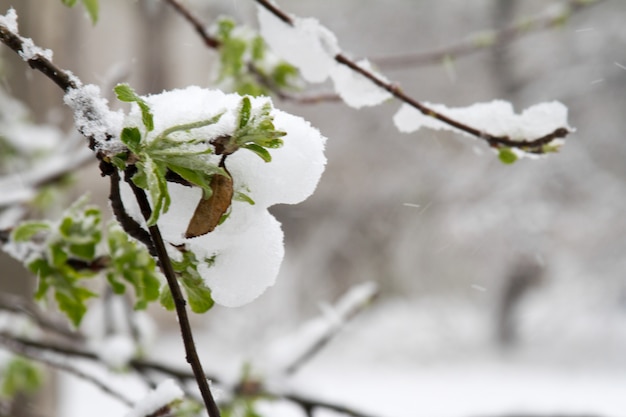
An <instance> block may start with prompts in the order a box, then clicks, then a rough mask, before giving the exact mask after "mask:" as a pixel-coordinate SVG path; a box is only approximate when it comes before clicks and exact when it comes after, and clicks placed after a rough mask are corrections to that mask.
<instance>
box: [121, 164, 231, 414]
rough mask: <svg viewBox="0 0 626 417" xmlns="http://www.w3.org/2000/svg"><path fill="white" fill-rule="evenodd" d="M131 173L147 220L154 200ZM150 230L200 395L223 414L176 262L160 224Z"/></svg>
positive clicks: (128, 177)
mask: <svg viewBox="0 0 626 417" xmlns="http://www.w3.org/2000/svg"><path fill="white" fill-rule="evenodd" d="M133 168H134V167H133ZM130 172H131V171H129V170H127V171H126V177H125V180H126V182H128V184H130V187H131V188H132V190H133V193H134V194H135V198H136V199H137V203H138V204H139V208H140V209H141V213H142V215H143V216H144V218H145V219H146V221H147V220H148V219H149V218H150V216H151V215H152V208H151V207H150V202H149V201H148V197H147V196H146V193H145V191H144V190H143V189H141V188H139V187H137V186H136V185H135V183H134V182H133V181H132V180H131V177H132V175H129V173H130ZM148 231H149V232H150V237H151V238H152V242H153V243H154V248H155V250H156V253H157V257H158V259H159V266H160V267H161V271H162V272H163V275H165V278H166V280H167V284H168V286H169V288H170V291H171V293H172V298H173V300H174V306H175V308H176V315H177V316H178V324H179V326H180V332H181V336H182V339H183V344H184V346H185V353H186V359H187V363H189V365H191V369H192V370H193V373H194V376H195V378H196V383H197V384H198V388H199V389H200V394H201V395H202V399H203V401H204V404H205V406H206V408H207V412H208V413H209V417H219V416H220V411H219V408H218V407H217V404H216V403H215V399H214V398H213V394H212V393H211V388H210V387H209V382H208V379H207V377H206V374H205V373H204V369H203V368H202V363H201V362H200V358H199V357H198V352H197V350H196V344H195V342H194V339H193V332H192V331H191V324H190V322H189V316H188V314H187V308H186V304H187V302H186V301H185V298H184V297H183V293H182V291H181V289H180V286H179V285H178V280H177V278H176V273H175V272H174V268H173V266H172V262H171V260H170V257H169V255H168V253H167V249H166V247H165V243H164V242H163V238H162V236H161V231H160V229H159V227H158V226H157V225H154V226H150V227H149V228H148Z"/></svg>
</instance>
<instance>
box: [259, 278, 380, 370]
mask: <svg viewBox="0 0 626 417" xmlns="http://www.w3.org/2000/svg"><path fill="white" fill-rule="evenodd" d="M377 296H378V287H377V285H376V284H375V283H373V282H366V283H364V284H360V285H356V286H354V287H352V288H351V289H350V290H349V291H348V292H347V293H346V294H344V295H343V296H342V297H341V298H340V299H339V300H338V301H337V303H336V304H335V305H334V306H329V307H326V308H325V309H324V310H323V311H322V315H321V316H320V317H317V318H314V319H312V320H310V321H308V322H306V323H305V324H304V325H302V326H301V327H300V328H299V329H298V331H297V332H295V333H294V334H293V335H291V336H289V337H286V338H283V339H280V340H278V341H277V342H276V343H274V344H273V345H272V346H270V348H269V350H268V357H269V358H268V361H269V363H271V364H272V365H273V366H272V369H279V370H280V371H279V372H284V373H285V374H293V373H294V372H296V371H297V370H298V369H300V367H302V366H303V365H304V364H305V363H306V362H308V361H309V360H310V359H312V358H313V357H314V356H315V355H316V354H317V353H319V352H320V351H321V349H322V348H324V347H325V346H326V345H327V344H328V342H330V341H331V340H332V339H333V338H334V337H335V336H336V335H337V334H338V333H339V332H340V331H341V329H343V327H344V326H345V324H346V322H348V321H349V320H350V319H352V318H354V317H355V316H356V315H358V314H359V313H360V312H362V311H363V310H364V309H366V308H367V307H369V306H370V305H371V303H372V301H373V300H374V299H375V298H376V297H377Z"/></svg>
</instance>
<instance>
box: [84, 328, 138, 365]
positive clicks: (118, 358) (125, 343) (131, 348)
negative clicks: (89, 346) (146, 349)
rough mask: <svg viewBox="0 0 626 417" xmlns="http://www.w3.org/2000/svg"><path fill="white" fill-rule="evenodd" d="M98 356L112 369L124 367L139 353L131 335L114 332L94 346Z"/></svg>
mask: <svg viewBox="0 0 626 417" xmlns="http://www.w3.org/2000/svg"><path fill="white" fill-rule="evenodd" d="M94 348H95V351H96V354H97V355H98V357H99V358H100V359H101V360H102V362H104V363H105V364H107V365H108V366H109V367H110V368H112V369H124V368H125V367H126V366H127V365H128V363H129V362H130V360H131V359H132V358H133V357H134V356H135V354H136V353H137V348H136V346H135V343H134V342H133V340H132V339H131V338H130V336H129V335H122V334H112V335H110V336H108V337H106V338H104V339H102V340H99V341H98V343H97V344H96V345H95V346H94Z"/></svg>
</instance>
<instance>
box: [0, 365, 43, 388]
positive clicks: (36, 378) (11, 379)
mask: <svg viewBox="0 0 626 417" xmlns="http://www.w3.org/2000/svg"><path fill="white" fill-rule="evenodd" d="M0 380H1V381H2V385H1V388H0V397H8V398H13V397H15V395H17V394H20V393H33V392H35V391H37V390H38V389H39V388H40V387H41V385H42V384H43V373H42V371H41V369H40V368H39V367H38V366H37V365H36V364H35V363H33V362H31V361H29V360H26V359H23V358H20V357H17V356H16V357H13V358H12V359H11V360H10V361H9V362H8V363H6V365H5V366H4V369H3V370H2V374H1V376H0Z"/></svg>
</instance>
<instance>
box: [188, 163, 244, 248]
mask: <svg viewBox="0 0 626 417" xmlns="http://www.w3.org/2000/svg"><path fill="white" fill-rule="evenodd" d="M211 190H212V191H213V193H212V194H211V197H209V198H208V199H204V198H202V199H201V200H200V202H199V203H198V206H197V207H196V211H195V212H194V213H193V217H192V218H191V220H190V221H189V226H187V231H186V232H185V237H186V238H192V237H197V236H202V235H205V234H207V233H209V232H212V231H213V230H214V229H215V228H216V227H217V225H218V224H219V222H220V219H221V218H222V216H223V215H224V213H226V210H228V208H229V207H230V203H231V201H232V199H233V179H232V178H231V177H230V175H227V176H224V175H218V174H216V175H214V176H213V178H212V179H211Z"/></svg>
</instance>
